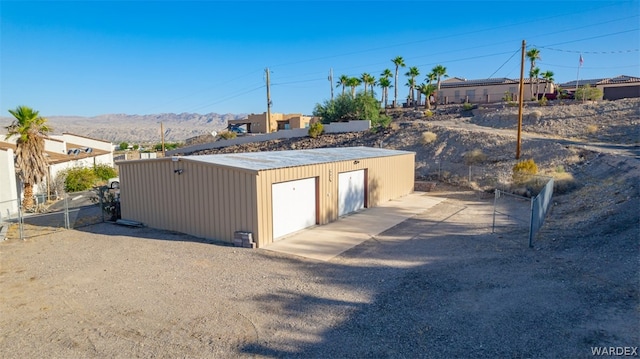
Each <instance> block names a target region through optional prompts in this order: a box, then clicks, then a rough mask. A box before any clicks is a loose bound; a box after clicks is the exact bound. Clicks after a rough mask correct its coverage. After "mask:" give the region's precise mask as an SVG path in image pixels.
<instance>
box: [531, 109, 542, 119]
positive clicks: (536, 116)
mask: <svg viewBox="0 0 640 359" xmlns="http://www.w3.org/2000/svg"><path fill="white" fill-rule="evenodd" d="M529 117H530V118H531V119H533V120H534V121H538V120H539V119H540V117H542V112H540V111H538V110H535V111H532V112H531V113H530V114H529Z"/></svg>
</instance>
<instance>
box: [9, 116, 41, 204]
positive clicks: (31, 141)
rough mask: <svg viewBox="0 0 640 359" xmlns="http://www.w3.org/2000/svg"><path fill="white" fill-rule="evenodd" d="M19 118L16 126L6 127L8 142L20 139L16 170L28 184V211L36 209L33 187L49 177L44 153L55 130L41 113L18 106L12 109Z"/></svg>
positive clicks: (14, 124) (26, 199) (24, 182)
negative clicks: (46, 142)
mask: <svg viewBox="0 0 640 359" xmlns="http://www.w3.org/2000/svg"><path fill="white" fill-rule="evenodd" d="M9 113H10V114H12V115H13V117H15V120H14V121H13V123H12V124H11V125H9V126H7V127H6V129H7V135H6V138H5V139H9V138H10V137H12V136H18V138H17V140H16V160H15V161H16V169H17V170H18V175H19V176H20V180H21V181H22V183H23V184H24V199H23V200H22V206H23V207H24V208H25V209H30V208H33V206H34V204H35V202H34V198H33V186H34V185H37V184H39V183H40V182H42V180H44V178H45V176H46V174H47V166H48V164H49V163H48V161H47V158H46V157H45V153H44V136H45V135H46V134H47V133H49V132H50V131H51V128H49V126H47V124H46V122H47V119H46V118H43V117H40V115H39V112H38V111H34V110H33V109H31V108H30V107H27V106H18V107H16V109H15V110H9Z"/></svg>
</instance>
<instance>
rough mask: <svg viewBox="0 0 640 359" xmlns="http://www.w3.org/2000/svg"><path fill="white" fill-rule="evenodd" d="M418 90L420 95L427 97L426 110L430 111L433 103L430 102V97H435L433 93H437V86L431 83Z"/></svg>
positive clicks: (419, 87)
mask: <svg viewBox="0 0 640 359" xmlns="http://www.w3.org/2000/svg"><path fill="white" fill-rule="evenodd" d="M417 88H418V91H419V93H421V94H424V96H425V101H424V108H426V109H427V110H430V109H431V101H429V97H431V95H433V93H434V92H435V91H436V86H435V85H432V84H431V83H429V84H420V85H419V86H418V87H417ZM418 101H420V100H418Z"/></svg>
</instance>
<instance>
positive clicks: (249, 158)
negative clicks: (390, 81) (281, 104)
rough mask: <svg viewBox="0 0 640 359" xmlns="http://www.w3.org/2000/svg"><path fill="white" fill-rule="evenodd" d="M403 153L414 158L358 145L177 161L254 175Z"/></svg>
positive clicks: (396, 151)
mask: <svg viewBox="0 0 640 359" xmlns="http://www.w3.org/2000/svg"><path fill="white" fill-rule="evenodd" d="M274 154H277V157H275V158H274V157H273V155H274ZM406 154H414V155H415V152H411V151H402V150H390V149H384V148H377V147H364V146H359V147H332V148H314V149H306V150H284V151H265V152H242V153H229V154H215V155H201V156H183V157H179V160H181V161H192V162H198V163H205V164H212V165H216V166H222V167H227V168H233V169H238V170H245V171H247V170H248V171H252V172H256V173H257V172H259V171H266V170H274V169H279V168H289V167H298V166H309V165H315V164H321V163H330V162H340V161H354V160H361V159H367V158H375V157H390V156H400V155H406Z"/></svg>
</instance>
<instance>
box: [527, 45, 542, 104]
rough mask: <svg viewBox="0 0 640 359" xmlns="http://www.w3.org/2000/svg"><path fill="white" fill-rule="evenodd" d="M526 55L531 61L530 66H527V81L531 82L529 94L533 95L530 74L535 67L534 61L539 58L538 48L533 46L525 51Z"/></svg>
mask: <svg viewBox="0 0 640 359" xmlns="http://www.w3.org/2000/svg"><path fill="white" fill-rule="evenodd" d="M526 56H527V58H528V59H529V62H531V67H530V68H529V81H530V84H531V94H532V95H533V76H531V74H532V73H533V69H534V68H535V67H536V61H537V60H540V59H541V57H540V50H538V49H536V48H533V49H531V50H529V51H527V53H526Z"/></svg>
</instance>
